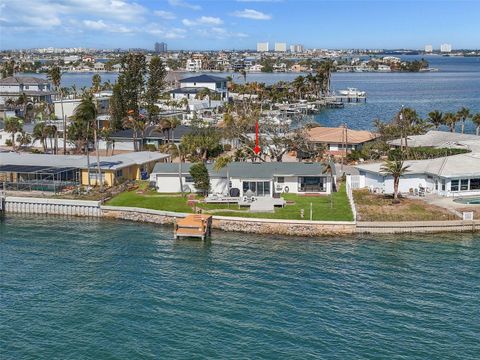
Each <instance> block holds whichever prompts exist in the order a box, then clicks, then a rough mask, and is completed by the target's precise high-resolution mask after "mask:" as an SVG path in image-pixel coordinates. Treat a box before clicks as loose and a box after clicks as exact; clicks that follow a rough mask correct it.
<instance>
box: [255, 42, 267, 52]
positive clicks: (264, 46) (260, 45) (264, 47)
mask: <svg viewBox="0 0 480 360" xmlns="http://www.w3.org/2000/svg"><path fill="white" fill-rule="evenodd" d="M257 51H258V52H267V51H268V42H260V43H257Z"/></svg>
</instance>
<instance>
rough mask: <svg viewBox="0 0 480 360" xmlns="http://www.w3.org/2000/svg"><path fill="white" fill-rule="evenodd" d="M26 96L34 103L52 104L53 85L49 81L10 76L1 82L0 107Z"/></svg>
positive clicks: (30, 77) (31, 77)
mask: <svg viewBox="0 0 480 360" xmlns="http://www.w3.org/2000/svg"><path fill="white" fill-rule="evenodd" d="M22 94H25V95H26V96H27V97H29V98H30V99H31V100H32V101H33V102H39V101H45V102H47V103H51V102H52V95H54V94H55V92H54V91H52V85H51V84H50V82H49V81H48V80H45V79H42V78H38V77H33V76H8V77H6V78H4V79H1V80H0V105H4V104H5V102H6V101H7V100H8V99H13V100H16V99H17V98H18V97H19V96H20V95H22Z"/></svg>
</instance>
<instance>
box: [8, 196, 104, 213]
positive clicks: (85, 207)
mask: <svg viewBox="0 0 480 360" xmlns="http://www.w3.org/2000/svg"><path fill="white" fill-rule="evenodd" d="M5 212H6V213H21V214H55V215H70V216H92V217H98V216H101V210H100V202H99V201H85V200H63V199H41V198H29V197H14V196H7V197H6V198H5Z"/></svg>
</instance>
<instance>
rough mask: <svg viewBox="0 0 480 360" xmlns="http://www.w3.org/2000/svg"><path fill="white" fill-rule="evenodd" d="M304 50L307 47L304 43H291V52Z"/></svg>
mask: <svg viewBox="0 0 480 360" xmlns="http://www.w3.org/2000/svg"><path fill="white" fill-rule="evenodd" d="M304 50H305V48H304V47H303V45H300V44H294V45H290V52H292V53H302V52H303V51H304Z"/></svg>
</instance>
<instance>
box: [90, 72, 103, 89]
mask: <svg viewBox="0 0 480 360" xmlns="http://www.w3.org/2000/svg"><path fill="white" fill-rule="evenodd" d="M101 83H102V77H101V76H100V74H94V75H93V76H92V91H93V92H98V91H100V85H101Z"/></svg>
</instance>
